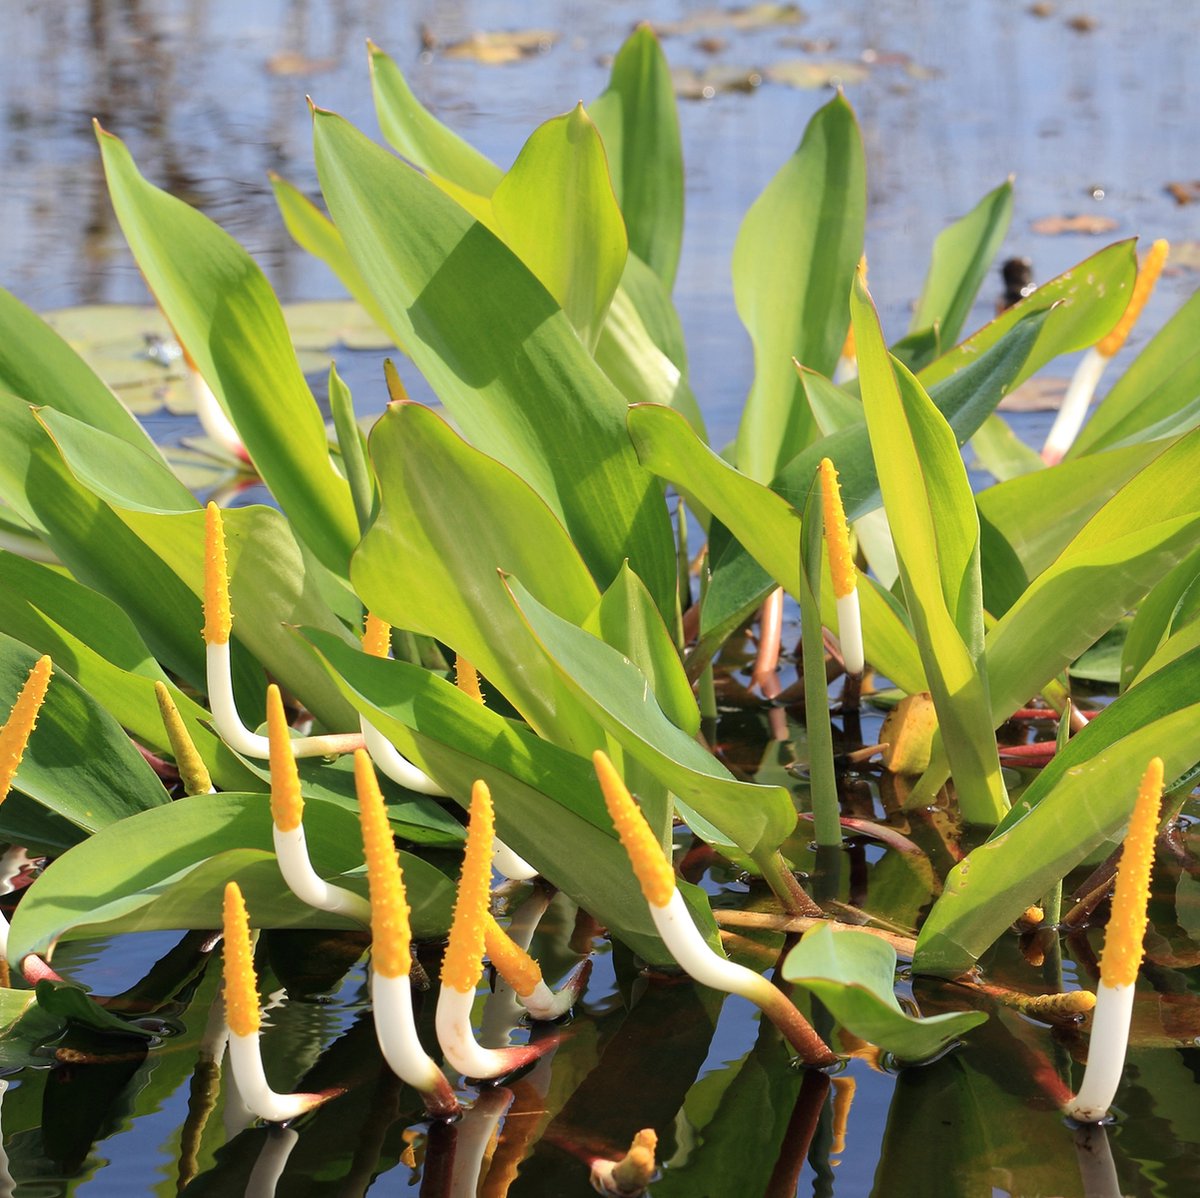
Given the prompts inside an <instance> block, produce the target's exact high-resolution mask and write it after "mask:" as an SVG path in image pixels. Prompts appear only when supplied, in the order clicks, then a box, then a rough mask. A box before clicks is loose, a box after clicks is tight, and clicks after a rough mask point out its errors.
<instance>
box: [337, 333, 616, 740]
mask: <svg viewBox="0 0 1200 1198" xmlns="http://www.w3.org/2000/svg"><path fill="white" fill-rule="evenodd" d="M572 336H573V334H572ZM370 452H371V458H372V461H373V462H374V464H375V472H376V476H377V478H378V480H379V495H380V508H379V513H378V515H377V517H376V520H375V523H374V524H373V525H372V526H371V529H370V531H369V532H368V533H367V535H366V537H365V538H364V539H363V543H362V546H361V548H360V549H359V551H358V553H357V554H355V557H354V565H353V578H354V585H355V589H356V590H357V591H358V593H359V594H360V595H361V596H362V599H363V602H364V603H365V604H366V605H367V607H368V609H369V610H370V611H372V612H374V613H375V615H377V616H379V617H380V618H382V619H385V620H387V621H388V622H389V623H391V624H394V625H396V626H397V627H399V628H408V629H411V630H412V631H414V632H420V633H424V634H426V635H428V636H434V637H437V638H438V640H440V641H442V642H443V643H444V644H446V645H449V646H450V647H451V648H452V649H454V650H455V651H456V652H458V653H461V654H463V656H465V657H466V658H468V660H470V661H471V663H472V664H473V665H474V666H475V667H476V668H477V669H478V670H479V671H480V672H481V673H482V674H483V676H484V677H485V678H486V679H487V680H488V681H489V682H490V683H491V684H492V685H493V686H495V687H497V688H498V689H499V690H500V691H501V692H502V693H503V694H504V695H505V696H506V698H507V699H508V700H509V702H510V703H512V704H513V706H514V707H516V708H517V710H518V711H520V712H521V714H522V715H523V716H524V717H525V718H526V719H527V720H528V721H529V722H530V724H531V725H532V726H533V727H534V728H535V729H537V730H538V731H539V732H540V733H541V734H542V735H544V736H547V737H549V738H550V739H551V740H554V741H556V742H557V743H565V744H568V745H570V746H572V747H578V748H579V750H580V751H581V752H583V751H590V749H593V748H595V747H596V741H595V725H594V723H593V721H592V720H591V719H590V718H589V717H587V716H586V714H585V713H584V712H583V711H582V709H581V708H580V706H579V705H578V703H576V702H574V701H573V700H572V699H571V697H570V695H569V693H568V692H567V691H566V690H564V688H563V686H562V685H561V683H559V682H558V681H557V680H556V678H555V675H554V672H553V670H552V669H551V667H550V666H549V665H548V664H547V663H545V662H543V661H542V660H541V653H540V651H539V650H538V648H537V646H536V644H534V643H533V642H532V641H531V639H530V637H529V635H528V633H527V632H526V631H525V629H524V626H523V624H522V622H521V621H520V620H519V619H518V618H517V616H516V614H515V613H514V612H513V610H512V604H511V602H510V601H509V599H508V595H507V593H506V592H505V590H504V586H503V584H502V582H501V579H500V575H499V573H498V571H500V570H504V571H512V572H515V573H518V574H520V575H521V576H522V577H524V578H526V579H527V580H528V582H529V585H530V586H531V587H533V588H535V589H536V591H537V593H538V594H539V595H541V596H542V597H543V598H544V599H545V600H546V602H547V603H550V604H551V605H553V607H554V609H555V610H556V611H557V612H559V613H560V614H562V615H563V616H565V617H566V618H567V619H570V620H573V621H576V622H580V623H581V622H582V621H583V620H585V619H586V618H587V616H588V613H589V612H591V610H592V608H593V607H595V605H596V604H597V602H598V601H599V599H600V592H599V591H598V590H597V589H596V585H595V583H594V582H593V581H592V579H591V577H590V576H589V575H588V572H587V568H586V567H585V566H584V564H583V562H582V561H580V559H579V554H578V553H577V552H576V550H575V547H574V546H573V545H572V544H571V540H570V538H569V537H568V535H567V533H566V532H565V531H564V529H563V527H562V525H561V524H560V523H559V522H558V521H557V520H556V519H555V517H554V515H553V513H552V512H551V511H550V509H549V508H548V507H547V506H546V504H545V503H544V502H543V501H542V500H541V499H540V498H538V496H537V495H536V494H534V492H533V491H532V490H531V489H530V488H529V487H528V486H527V485H526V484H525V483H524V482H522V480H521V479H520V478H519V477H518V476H517V475H515V474H513V473H512V471H511V470H509V469H507V468H506V467H504V466H502V465H500V463H498V462H495V461H493V460H492V459H491V458H489V457H487V456H486V455H485V454H483V453H481V452H480V451H479V450H477V449H474V448H472V447H471V446H470V445H468V444H467V443H466V442H465V441H463V440H462V439H461V438H459V437H458V436H456V435H455V433H454V432H453V431H452V430H451V429H450V427H449V426H448V425H447V424H446V423H445V422H444V421H443V420H442V419H441V417H439V416H437V415H435V414H434V413H433V412H431V411H430V410H429V409H428V408H423V407H421V406H420V405H418V404H393V405H391V406H390V407H389V409H388V410H387V411H386V412H385V413H384V415H383V416H382V417H381V418H380V420H379V422H378V423H377V424H376V425H375V428H374V429H373V430H372V432H371V439H370Z"/></svg>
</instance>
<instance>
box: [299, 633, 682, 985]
mask: <svg viewBox="0 0 1200 1198" xmlns="http://www.w3.org/2000/svg"><path fill="white" fill-rule="evenodd" d="M304 635H305V636H306V637H307V638H308V639H309V641H311V643H312V644H313V646H314V647H315V648H316V650H317V652H318V653H319V654H320V656H321V658H322V659H323V660H324V662H325V663H326V668H327V669H328V670H329V671H330V676H331V677H332V678H333V679H334V681H335V682H336V683H337V685H338V686H339V687H341V689H342V693H343V694H344V695H345V697H346V699H347V700H348V701H349V702H351V703H353V704H354V706H355V707H356V708H357V709H358V710H359V711H360V712H361V713H362V714H363V715H365V716H367V717H368V718H369V719H370V720H371V722H372V723H373V724H375V726H376V727H377V728H379V729H380V731H382V732H383V733H384V735H385V736H387V738H388V739H389V740H390V741H392V743H393V744H395V745H396V747H397V748H398V749H399V750H400V752H401V753H403V754H404V756H405V757H407V758H409V760H411V761H414V762H415V763H416V764H417V765H419V766H420V767H421V769H423V770H425V771H426V772H427V773H428V774H430V775H431V776H432V777H434V778H436V779H437V780H438V782H439V783H440V784H441V785H442V786H443V787H444V788H445V789H446V790H447V791H448V792H449V793H450V794H451V795H452V796H453V797H454V798H455V799H456V801H457V802H458V803H460V804H461V805H462V806H463V807H466V806H467V803H468V801H469V796H470V793H471V786H472V783H473V782H474V781H475V779H476V778H483V779H484V780H485V781H486V782H487V784H488V786H489V787H490V789H491V791H492V798H493V800H494V802H495V806H496V826H497V830H498V833H499V835H500V837H501V838H502V839H503V840H504V843H505V844H507V845H510V846H511V847H512V848H513V849H515V850H516V851H517V852H518V853H520V854H521V856H522V857H524V858H525V859H526V860H527V861H529V862H531V863H532V864H533V865H534V866H535V867H536V868H537V870H538V872H539V873H541V874H542V875H543V876H544V877H545V878H546V879H547V880H548V881H549V882H551V883H552V884H553V885H554V886H556V887H558V888H559V889H560V890H562V891H563V892H564V893H565V894H567V895H568V896H569V897H570V898H571V899H572V900H573V901H574V902H577V903H578V904H579V905H580V906H581V907H583V908H584V909H585V910H587V911H591V912H592V913H593V914H594V915H595V916H596V918H597V919H599V920H601V921H602V922H603V923H605V924H606V925H607V926H608V927H610V928H611V929H612V930H613V932H614V933H615V934H616V935H618V936H620V937H621V939H622V940H624V941H625V942H626V943H628V944H629V946H630V947H631V948H633V949H634V950H635V951H636V952H637V953H639V954H640V955H641V956H642V957H644V958H645V959H646V960H647V961H650V962H654V963H665V962H668V961H670V959H671V958H670V955H669V954H668V953H667V950H666V948H665V947H664V946H663V944H662V942H661V941H660V940H659V938H658V934H657V933H656V932H655V930H654V924H653V923H652V922H651V919H650V913H649V910H648V908H647V906H646V902H645V900H644V899H643V898H642V894H641V890H640V888H639V886H638V883H637V880H636V879H635V877H634V875H633V871H632V870H631V869H630V866H629V860H628V858H627V857H626V856H625V850H624V849H622V848H621V845H620V843H619V842H618V840H617V837H616V833H615V832H614V830H613V827H612V821H611V820H610V819H609V818H608V813H607V811H606V810H605V807H604V798H603V796H602V795H601V793H600V787H599V784H598V783H597V781H596V775H595V772H594V771H593V770H592V766H591V763H590V762H589V761H587V760H586V759H584V758H582V757H579V756H576V755H575V754H574V753H570V752H568V751H567V750H565V749H560V748H558V747H557V746H555V745H553V744H551V743H550V742H549V741H545V740H542V739H541V738H539V737H537V736H535V735H533V734H532V733H531V732H529V730H528V729H526V728H524V727H522V726H521V725H520V724H517V723H515V722H513V721H510V720H506V719H504V718H503V717H502V716H500V715H497V714H496V713H495V712H494V711H489V710H488V709H487V708H486V707H483V706H481V705H480V704H478V703H476V702H475V701H474V700H473V699H471V698H469V697H468V696H467V695H465V694H463V692H462V691H460V690H459V689H458V688H457V687H456V686H453V685H452V684H451V683H449V682H446V681H445V680H444V679H441V678H437V677H435V676H434V675H432V674H430V673H428V671H426V670H422V669H419V668H418V667H416V666H411V665H409V664H408V663H407V662H402V661H388V660H384V659H381V658H375V657H370V656H368V655H367V654H365V653H362V652H360V651H358V650H356V649H353V648H351V647H350V646H347V645H345V644H343V643H341V642H340V641H338V640H336V639H335V638H333V637H330V636H329V635H328V634H326V633H319V632H312V631H310V630H305V633H304Z"/></svg>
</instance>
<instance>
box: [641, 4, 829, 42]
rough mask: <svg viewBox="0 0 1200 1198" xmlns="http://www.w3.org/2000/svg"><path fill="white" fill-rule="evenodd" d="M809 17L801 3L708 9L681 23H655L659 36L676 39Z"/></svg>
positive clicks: (796, 21)
mask: <svg viewBox="0 0 1200 1198" xmlns="http://www.w3.org/2000/svg"><path fill="white" fill-rule="evenodd" d="M806 19H807V18H806V17H805V15H804V12H803V10H802V9H801V8H800V6H799V5H798V4H749V5H747V6H746V7H745V8H725V9H722V8H705V9H701V10H700V11H699V12H694V13H689V14H688V15H687V16H686V17H683V18H682V19H681V20H678V21H661V22H655V24H654V32H655V33H657V34H658V36H659V37H676V36H681V35H684V34H689V33H699V32H700V31H701V30H709V29H764V28H767V27H769V26H773V25H799V24H800V23H801V22H802V21H804V20H806Z"/></svg>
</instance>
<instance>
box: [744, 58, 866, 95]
mask: <svg viewBox="0 0 1200 1198" xmlns="http://www.w3.org/2000/svg"><path fill="white" fill-rule="evenodd" d="M763 74H764V75H765V77H766V78H767V80H768V81H769V82H771V83H781V84H783V85H784V86H785V87H798V88H802V89H811V88H819V87H848V86H850V85H851V84H854V83H862V81H863V80H864V79H866V78H867V76H868V75H869V74H870V71H869V70H868V68H867V67H866V65H865V64H863V63H861V62H854V61H853V60H852V59H848V58H846V59H839V58H826V59H823V60H822V59H814V58H789V59H785V60H784V61H783V62H777V63H774V64H772V65H771V66H769V67H767V69H766V70H765V71H764V72H763Z"/></svg>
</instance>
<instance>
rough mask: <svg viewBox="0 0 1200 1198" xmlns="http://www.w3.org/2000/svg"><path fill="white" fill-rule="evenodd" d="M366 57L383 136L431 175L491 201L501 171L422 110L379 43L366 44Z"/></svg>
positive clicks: (405, 81)
mask: <svg viewBox="0 0 1200 1198" xmlns="http://www.w3.org/2000/svg"><path fill="white" fill-rule="evenodd" d="M367 58H368V61H369V63H370V66H371V91H372V93H373V94H374V97H375V115H376V116H377V117H378V118H379V127H380V129H382V130H383V136H384V137H386V138H387V140H388V141H389V142H390V143H391V144H392V146H393V147H395V149H396V150H397V151H398V152H399V153H400V154H402V155H403V156H404V157H405V158H407V159H408V160H409V162H411V163H412V164H413V165H414V166H419V167H420V168H421V169H422V170H423V171H425V172H426V174H429V175H438V176H440V177H441V178H443V179H446V180H447V181H449V182H451V183H455V184H457V185H458V186H459V187H461V188H464V189H465V190H467V191H473V192H475V193H476V194H477V195H481V196H490V195H491V194H492V191H493V190H494V189H495V186H496V184H497V183H499V182H500V175H501V171H500V168H499V167H498V166H496V165H494V164H493V163H491V162H489V161H488V160H487V158H485V157H484V156H483V155H482V154H481V153H480V152H479V151H478V150H476V149H475V147H474V146H472V145H470V144H468V143H467V142H465V141H463V139H462V138H461V137H459V136H458V134H457V133H455V132H453V131H452V130H450V129H448V128H447V127H446V126H445V125H443V124H442V122H441V121H439V120H438V119H437V117H435V116H434V115H433V114H432V113H431V112H429V110H428V109H426V108H425V107H423V106H422V104H421V102H420V101H419V100H418V99H417V98H416V96H414V95H413V93H412V89H411V88H410V87H409V86H408V81H407V80H406V79H405V78H404V75H403V73H402V72H401V70H400V68H399V67H398V66H396V64H395V62H394V61H393V60H392V59H391V58H389V57H388V56H387V55H386V54H385V53H384V52H383V51H382V50H381V49H380V48H379V47H378V46H377V45H375V43H374V42H368V43H367Z"/></svg>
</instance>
